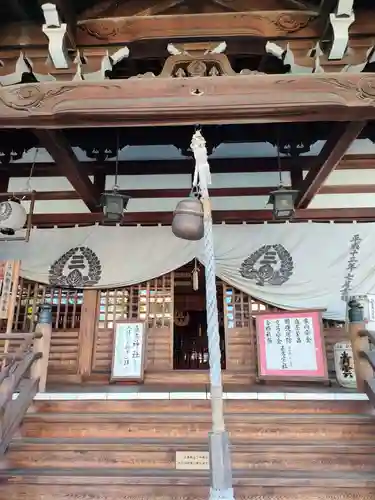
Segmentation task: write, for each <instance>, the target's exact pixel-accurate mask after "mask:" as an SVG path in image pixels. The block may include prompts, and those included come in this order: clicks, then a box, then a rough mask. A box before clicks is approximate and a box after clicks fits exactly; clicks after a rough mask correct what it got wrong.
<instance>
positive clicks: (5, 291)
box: [0, 260, 19, 321]
mask: <svg viewBox="0 0 375 500" xmlns="http://www.w3.org/2000/svg"><path fill="white" fill-rule="evenodd" d="M16 264H18V266H17V265H16ZM17 270H18V271H17ZM18 273H19V263H18V262H17V261H13V260H7V261H1V262H0V319H7V318H8V317H11V320H12V321H13V312H14V311H13V309H14V305H15V298H16V297H14V300H13V302H14V304H13V307H12V304H11V302H12V301H11V298H12V294H13V293H15V294H16V293H17V287H18Z"/></svg>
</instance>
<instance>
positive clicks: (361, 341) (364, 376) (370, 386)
mask: <svg viewBox="0 0 375 500" xmlns="http://www.w3.org/2000/svg"><path fill="white" fill-rule="evenodd" d="M350 337H351V342H352V349H353V359H354V366H355V374H356V379H357V388H358V390H359V391H360V392H365V393H366V394H367V397H368V398H369V400H370V402H371V403H372V405H373V406H375V377H374V370H375V351H372V350H370V343H371V344H373V345H375V332H372V331H369V330H367V329H366V328H365V324H364V322H363V321H355V322H351V323H350Z"/></svg>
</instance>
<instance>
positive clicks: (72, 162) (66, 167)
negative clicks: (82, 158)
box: [34, 130, 100, 211]
mask: <svg viewBox="0 0 375 500" xmlns="http://www.w3.org/2000/svg"><path fill="white" fill-rule="evenodd" d="M34 133H35V135H36V136H37V138H38V139H39V141H40V143H41V145H42V146H43V147H45V148H46V150H47V151H48V153H49V154H50V155H51V156H52V158H53V159H54V161H55V162H56V164H57V168H58V169H59V171H60V173H61V175H64V176H66V178H67V179H68V181H69V182H70V183H71V185H72V186H73V188H74V189H75V190H76V191H77V193H78V194H79V196H80V198H81V199H82V200H83V201H84V202H85V203H86V205H87V207H88V208H89V209H90V210H91V211H94V210H97V208H98V206H99V203H100V193H99V192H98V191H97V189H96V187H95V186H94V185H93V183H92V182H91V181H90V179H89V177H88V175H87V174H86V173H85V172H84V169H83V168H82V165H80V163H79V161H78V160H77V158H76V156H75V154H74V152H73V150H72V148H71V147H70V145H69V143H68V141H67V140H66V138H65V136H64V134H63V133H62V132H59V131H52V130H35V131H34Z"/></svg>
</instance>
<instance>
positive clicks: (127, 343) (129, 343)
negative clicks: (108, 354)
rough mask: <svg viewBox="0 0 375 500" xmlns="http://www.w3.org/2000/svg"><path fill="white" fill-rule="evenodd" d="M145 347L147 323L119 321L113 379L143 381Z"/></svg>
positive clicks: (116, 333) (116, 332)
mask: <svg viewBox="0 0 375 500" xmlns="http://www.w3.org/2000/svg"><path fill="white" fill-rule="evenodd" d="M145 347H146V325H145V323H144V322H143V321H130V320H125V321H117V322H116V323H115V327H114V345H113V358H112V374H111V380H112V381H119V380H129V381H136V382H142V381H143V378H144V365H145V350H146V349H145Z"/></svg>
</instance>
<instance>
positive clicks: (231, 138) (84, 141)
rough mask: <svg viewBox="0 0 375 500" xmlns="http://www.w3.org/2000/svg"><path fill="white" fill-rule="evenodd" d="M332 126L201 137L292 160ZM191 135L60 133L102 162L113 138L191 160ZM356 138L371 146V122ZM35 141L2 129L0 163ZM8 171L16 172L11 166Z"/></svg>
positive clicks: (28, 134) (186, 131) (222, 130)
mask: <svg viewBox="0 0 375 500" xmlns="http://www.w3.org/2000/svg"><path fill="white" fill-rule="evenodd" d="M335 126H336V124H335V122H311V123H286V124H283V125H277V124H273V123H267V124H238V125H216V126H215V125H207V126H204V127H203V133H204V136H205V139H206V141H207V147H208V151H209V152H210V153H211V152H213V151H214V150H215V149H216V148H217V147H218V146H220V144H231V143H266V142H268V143H270V144H272V145H274V146H276V145H277V144H279V147H280V151H281V153H283V154H288V155H289V156H290V157H292V158H296V157H298V156H300V155H301V154H303V153H304V154H307V153H309V152H310V149H311V146H312V145H313V144H314V143H315V142H317V141H319V140H321V141H325V140H327V139H328V137H329V136H330V134H331V132H332V130H333V129H334V128H335ZM193 132H194V127H191V126H174V127H141V128H132V127H129V128H128V127H125V128H121V129H117V130H116V129H113V128H86V129H82V128H79V129H68V130H65V131H64V132H63V134H64V136H65V138H66V140H67V142H68V143H69V145H70V146H71V147H79V148H81V149H83V150H84V151H85V153H86V154H87V156H88V157H89V158H94V159H96V160H99V161H101V162H102V161H105V160H106V159H109V158H114V157H115V156H116V144H117V134H118V137H119V144H120V147H121V148H123V147H126V146H145V145H153V146H157V145H169V144H171V145H174V146H175V147H176V148H177V149H178V150H179V151H180V152H181V153H182V154H183V155H184V156H186V157H187V158H189V157H191V156H192V153H191V151H190V140H191V136H192V134H193ZM359 138H361V139H370V140H371V141H373V142H375V122H370V123H368V124H367V126H366V127H365V128H364V129H363V130H362V131H361V132H360V134H359ZM40 146H41V145H40V142H39V139H38V138H37V137H36V135H35V134H34V133H33V132H32V131H31V130H30V131H29V130H16V129H10V130H7V129H5V130H4V129H3V130H1V131H0V162H2V163H3V164H6V163H7V160H6V159H7V157H8V155H9V153H10V152H11V151H13V152H14V153H15V155H14V157H17V158H19V157H20V156H22V154H23V153H24V152H26V151H28V150H29V149H31V148H33V147H40ZM12 168H13V169H14V168H16V167H15V166H14V165H13V166H12Z"/></svg>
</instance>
